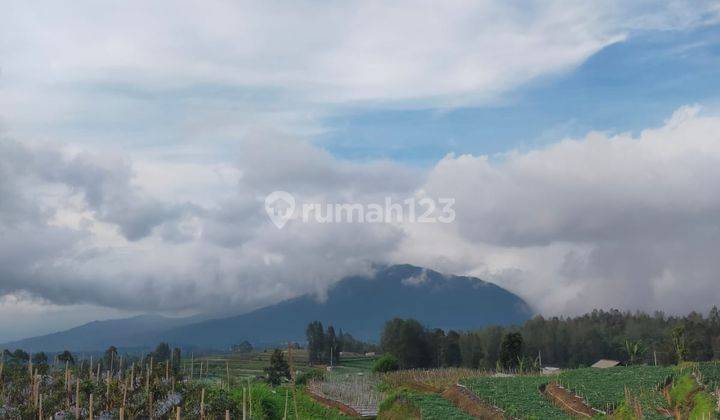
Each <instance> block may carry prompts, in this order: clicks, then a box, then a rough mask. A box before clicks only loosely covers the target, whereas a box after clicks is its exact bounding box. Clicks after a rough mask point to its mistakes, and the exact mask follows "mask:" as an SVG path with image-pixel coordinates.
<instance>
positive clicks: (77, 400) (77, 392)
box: [75, 377, 80, 419]
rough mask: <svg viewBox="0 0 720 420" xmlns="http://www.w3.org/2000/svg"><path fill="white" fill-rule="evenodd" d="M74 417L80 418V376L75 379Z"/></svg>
mask: <svg viewBox="0 0 720 420" xmlns="http://www.w3.org/2000/svg"><path fill="white" fill-rule="evenodd" d="M75 418H76V419H79V418H80V377H78V378H77V379H76V380H75Z"/></svg>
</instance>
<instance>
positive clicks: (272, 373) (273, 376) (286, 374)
mask: <svg viewBox="0 0 720 420" xmlns="http://www.w3.org/2000/svg"><path fill="white" fill-rule="evenodd" d="M265 373H267V375H268V382H269V383H270V384H271V385H272V386H278V385H280V382H282V380H283V378H286V379H290V366H289V365H288V362H287V361H286V360H285V356H283V353H282V351H281V350H280V349H275V350H274V351H273V354H272V355H271V356H270V366H268V367H266V368H265Z"/></svg>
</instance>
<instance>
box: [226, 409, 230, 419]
mask: <svg viewBox="0 0 720 420" xmlns="http://www.w3.org/2000/svg"><path fill="white" fill-rule="evenodd" d="M225 420H230V410H225Z"/></svg>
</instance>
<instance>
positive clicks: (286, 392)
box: [283, 389, 288, 420]
mask: <svg viewBox="0 0 720 420" xmlns="http://www.w3.org/2000/svg"><path fill="white" fill-rule="evenodd" d="M287 403H288V391H287V389H286V390H285V412H284V413H283V420H287Z"/></svg>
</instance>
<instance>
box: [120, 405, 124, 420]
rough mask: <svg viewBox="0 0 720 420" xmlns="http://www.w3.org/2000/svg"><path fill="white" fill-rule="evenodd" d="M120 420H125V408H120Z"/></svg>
mask: <svg viewBox="0 0 720 420" xmlns="http://www.w3.org/2000/svg"><path fill="white" fill-rule="evenodd" d="M120 420H125V407H120Z"/></svg>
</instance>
